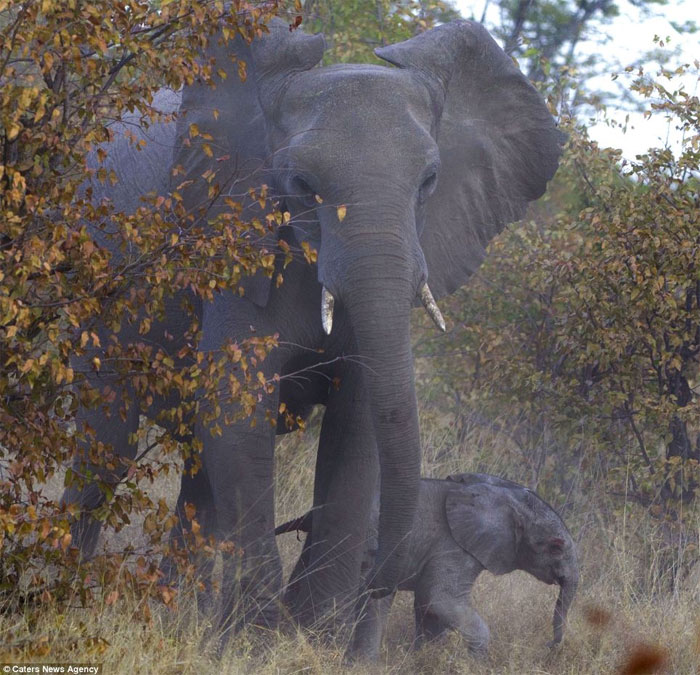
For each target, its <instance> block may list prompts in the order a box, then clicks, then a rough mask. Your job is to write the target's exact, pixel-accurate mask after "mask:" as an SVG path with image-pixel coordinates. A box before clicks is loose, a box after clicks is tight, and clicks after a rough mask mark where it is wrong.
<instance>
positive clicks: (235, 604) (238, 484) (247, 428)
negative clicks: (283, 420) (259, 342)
mask: <svg viewBox="0 0 700 675" xmlns="http://www.w3.org/2000/svg"><path fill="white" fill-rule="evenodd" d="M270 367H272V365H270ZM276 411H277V396H276V395H275V394H273V395H270V396H268V397H267V398H266V399H264V400H263V401H262V402H260V403H259V404H258V409H257V411H256V413H255V426H254V427H252V426H251V420H250V419H244V420H242V421H240V422H237V423H235V424H233V425H230V426H228V427H223V434H222V435H221V436H212V435H209V434H208V431H207V430H204V429H203V430H201V432H200V433H201V434H202V438H203V439H204V453H203V458H204V468H205V470H206V472H207V476H208V479H209V480H208V482H209V484H210V486H211V495H212V501H213V506H214V508H213V510H214V512H215V513H216V528H217V538H218V540H219V541H220V542H221V543H223V544H224V551H223V578H222V587H221V593H222V608H221V629H222V632H223V634H224V635H226V634H227V633H228V632H229V631H230V630H237V629H239V628H240V627H242V626H243V625H247V624H252V625H259V626H264V627H269V628H274V627H276V625H277V623H278V620H279V607H278V603H279V600H280V591H281V586H282V564H281V560H280V556H279V552H278V550H277V544H276V542H275V537H274V528H275V525H274V445H275V428H274V427H273V426H271V425H270V422H269V421H268V420H267V419H266V412H267V413H270V412H274V413H275V416H274V417H271V419H276Z"/></svg>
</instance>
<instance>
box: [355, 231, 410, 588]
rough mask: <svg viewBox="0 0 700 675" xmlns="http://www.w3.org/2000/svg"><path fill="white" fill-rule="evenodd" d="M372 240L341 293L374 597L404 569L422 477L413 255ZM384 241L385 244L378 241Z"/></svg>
mask: <svg viewBox="0 0 700 675" xmlns="http://www.w3.org/2000/svg"><path fill="white" fill-rule="evenodd" d="M372 243H373V245H374V246H373V247H372V248H371V249H370V250H369V251H368V250H366V249H365V252H364V253H363V255H362V256H360V257H359V258H358V259H356V262H355V264H353V265H351V266H350V267H349V268H346V269H347V270H348V271H347V273H346V274H345V275H344V277H345V278H344V279H343V283H342V290H341V300H342V302H343V305H344V307H345V311H346V312H347V315H348V318H349V320H350V324H351V326H352V330H353V334H354V336H355V341H356V346H357V350H358V352H359V354H358V356H359V358H360V360H361V362H362V364H363V366H364V370H363V372H364V376H365V381H366V385H367V392H368V396H369V401H370V406H371V409H372V423H373V426H374V432H375V437H376V440H377V449H378V456H379V457H378V458H379V466H380V477H381V479H380V517H379V551H378V555H377V561H376V565H375V570H374V572H373V574H372V575H371V577H370V578H369V580H368V581H369V585H370V588H371V589H372V590H374V591H375V594H376V595H377V596H381V595H383V594H387V593H389V592H391V591H393V590H394V589H396V588H397V586H398V584H399V582H400V581H401V580H402V578H403V574H404V571H405V568H406V565H405V560H406V557H407V548H408V538H409V535H410V532H411V529H412V526H413V518H414V515H415V509H416V502H417V499H418V488H419V480H420V458H421V452H420V438H419V430H418V407H417V403H416V395H415V386H414V373H413V357H412V352H411V340H410V314H411V307H412V304H413V300H414V298H415V296H416V293H417V290H418V289H417V286H418V284H417V283H416V282H417V278H418V274H417V271H416V265H415V258H414V257H413V256H411V255H409V254H408V253H407V254H405V255H402V254H401V252H400V251H401V249H400V243H397V242H392V244H393V246H392V253H391V255H387V253H386V249H387V245H388V244H387V242H372ZM382 244H383V246H382Z"/></svg>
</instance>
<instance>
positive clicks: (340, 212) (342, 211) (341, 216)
mask: <svg viewBox="0 0 700 675" xmlns="http://www.w3.org/2000/svg"><path fill="white" fill-rule="evenodd" d="M347 212H348V207H347V206H345V205H344V204H343V205H342V206H339V207H338V209H337V210H336V213H337V214H338V220H339V221H340V222H341V223H342V222H343V221H344V220H345V214H346V213H347Z"/></svg>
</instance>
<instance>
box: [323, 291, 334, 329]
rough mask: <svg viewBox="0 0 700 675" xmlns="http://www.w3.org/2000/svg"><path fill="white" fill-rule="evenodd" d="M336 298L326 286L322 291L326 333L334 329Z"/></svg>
mask: <svg viewBox="0 0 700 675" xmlns="http://www.w3.org/2000/svg"><path fill="white" fill-rule="evenodd" d="M334 304H335V298H334V297H333V295H332V294H331V292H330V291H329V290H328V289H327V288H326V287H325V286H324V287H323V291H322V292H321V323H322V324H323V331H324V333H325V334H326V335H330V334H331V331H332V330H333V305H334Z"/></svg>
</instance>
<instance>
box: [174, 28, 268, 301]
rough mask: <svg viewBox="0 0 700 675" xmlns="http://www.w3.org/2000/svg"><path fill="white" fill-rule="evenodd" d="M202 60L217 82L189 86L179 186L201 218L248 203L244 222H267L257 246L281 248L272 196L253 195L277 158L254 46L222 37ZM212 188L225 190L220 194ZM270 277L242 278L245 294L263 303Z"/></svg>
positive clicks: (177, 166) (256, 236) (177, 165)
mask: <svg viewBox="0 0 700 675" xmlns="http://www.w3.org/2000/svg"><path fill="white" fill-rule="evenodd" d="M202 60H203V62H204V63H206V64H209V63H210V64H211V68H212V73H213V75H212V80H213V84H214V86H211V85H210V84H205V83H203V82H201V81H195V82H193V83H192V84H190V85H187V86H185V87H184V89H183V91H182V104H181V106H180V110H179V114H178V120H177V141H176V147H175V152H174V157H173V172H172V174H173V175H172V177H171V188H172V189H173V190H177V191H178V192H179V193H180V194H181V195H182V198H183V202H184V205H185V206H186V207H187V209H188V211H189V212H190V213H191V214H192V216H193V217H194V218H196V219H197V220H200V221H202V220H204V221H209V222H211V221H212V220H214V219H215V218H217V217H219V216H221V215H222V214H226V213H231V212H232V207H231V206H230V204H231V203H232V202H236V203H240V204H241V205H242V208H243V210H242V213H241V214H240V216H239V217H240V219H241V220H242V221H244V222H252V221H253V220H254V219H257V221H258V222H259V223H260V226H259V227H257V228H256V229H254V230H251V231H250V233H249V235H248V239H249V244H250V245H251V246H253V247H256V248H259V249H263V250H264V251H269V252H275V251H276V250H277V240H278V234H277V232H276V231H275V230H274V229H273V228H272V225H270V224H269V223H268V222H267V221H266V218H265V216H266V215H267V213H268V212H269V211H270V210H272V204H271V200H268V203H267V204H265V206H261V205H260V204H259V203H258V201H257V200H256V199H254V198H252V197H251V196H250V194H249V190H251V189H253V190H256V191H257V190H260V189H261V188H262V186H263V185H264V184H266V182H267V180H268V179H267V174H266V170H267V167H268V156H269V153H268V149H267V144H266V141H265V126H264V124H263V118H262V112H261V110H260V104H259V102H258V89H257V85H256V78H255V69H256V64H255V62H254V59H253V55H252V52H251V48H250V46H249V45H248V44H247V43H246V42H245V40H244V39H243V38H241V37H240V36H239V37H236V38H235V39H232V40H229V41H225V40H224V39H222V36H221V35H214V36H212V37H210V40H209V46H208V47H207V49H206V51H205V53H204V54H203V59H202ZM241 75H243V77H241ZM212 186H217V187H218V190H219V194H218V196H216V197H215V198H213V199H212V193H211V192H210V190H211V188H212ZM269 274H270V273H269V272H268V273H267V274H266V273H264V272H262V271H258V272H256V273H255V274H253V275H250V276H244V277H243V278H242V280H241V283H240V286H241V288H242V289H243V293H244V296H245V297H247V298H249V299H250V300H251V301H252V302H254V303H255V304H256V305H258V306H261V307H263V306H265V305H266V304H267V301H268V298H269V294H270V288H271V285H272V279H271V277H270V276H269Z"/></svg>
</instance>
